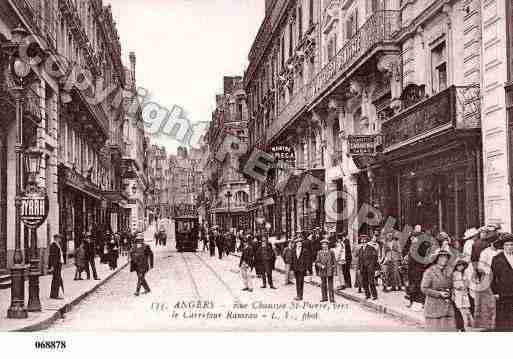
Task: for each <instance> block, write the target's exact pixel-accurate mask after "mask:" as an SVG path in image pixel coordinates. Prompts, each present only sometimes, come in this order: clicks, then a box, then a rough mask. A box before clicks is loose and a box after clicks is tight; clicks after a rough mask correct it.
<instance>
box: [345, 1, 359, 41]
mask: <svg viewBox="0 0 513 359" xmlns="http://www.w3.org/2000/svg"><path fill="white" fill-rule="evenodd" d="M357 31H358V9H355V11H354V12H353V13H352V14H351V15H350V16H349V18H348V19H347V22H346V35H347V39H348V40H349V39H350V38H352V37H353V36H354V35H355V34H356V32H357Z"/></svg>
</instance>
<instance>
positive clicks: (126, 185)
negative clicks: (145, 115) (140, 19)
mask: <svg viewBox="0 0 513 359" xmlns="http://www.w3.org/2000/svg"><path fill="white" fill-rule="evenodd" d="M125 73H126V79H127V80H126V82H127V84H126V90H127V91H128V92H129V93H130V94H131V96H129V97H128V98H127V101H126V102H125V105H126V106H125V111H123V112H122V116H123V121H122V125H121V132H122V138H123V140H122V141H123V145H122V155H121V159H122V181H123V189H124V191H123V194H124V196H125V197H127V198H128V201H127V202H128V203H127V205H124V206H123V207H124V208H125V210H127V211H128V216H129V218H130V219H129V221H128V225H129V228H130V230H131V231H133V232H137V231H142V230H144V229H145V226H146V218H147V217H146V201H147V198H146V196H147V193H148V192H147V189H148V177H147V158H146V151H147V147H148V142H149V139H147V138H146V136H145V131H144V124H143V120H142V112H141V104H140V103H138V101H137V97H136V96H135V93H136V88H137V81H136V80H137V79H136V76H135V74H136V56H135V54H134V53H133V52H132V53H130V68H125Z"/></svg>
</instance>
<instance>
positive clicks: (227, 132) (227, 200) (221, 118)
mask: <svg viewBox="0 0 513 359" xmlns="http://www.w3.org/2000/svg"><path fill="white" fill-rule="evenodd" d="M247 123H248V112H247V104H246V94H245V92H244V90H243V88H242V78H241V77H237V76H236V77H228V76H225V77H224V91H223V94H222V95H217V96H216V109H215V111H214V112H213V114H212V122H211V123H210V126H209V129H208V131H207V133H206V135H205V138H206V141H207V143H208V147H209V160H208V161H207V163H206V167H207V168H208V174H207V176H208V183H209V187H210V190H211V192H212V196H211V204H210V209H209V210H210V216H211V218H210V222H211V223H212V224H217V225H219V226H220V227H221V228H223V229H224V230H228V229H230V228H236V229H247V228H248V227H249V224H248V216H247V205H248V203H249V185H248V182H247V179H246V177H245V176H244V175H243V174H242V172H241V171H240V160H241V156H242V155H243V154H244V153H245V152H246V150H247V142H248V128H247ZM233 137H234V138H237V139H238V140H237V141H236V142H237V143H232V140H231V139H230V138H233ZM227 146H228V148H227ZM233 146H236V147H233Z"/></svg>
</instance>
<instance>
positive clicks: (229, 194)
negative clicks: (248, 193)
mask: <svg viewBox="0 0 513 359" xmlns="http://www.w3.org/2000/svg"><path fill="white" fill-rule="evenodd" d="M232 196H233V194H232V192H231V191H228V192H226V194H225V197H226V199H227V201H228V230H231V228H232V217H231V214H230V200H231V198H232Z"/></svg>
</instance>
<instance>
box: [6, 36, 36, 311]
mask: <svg viewBox="0 0 513 359" xmlns="http://www.w3.org/2000/svg"><path fill="white" fill-rule="evenodd" d="M11 34H12V40H11V41H9V42H8V43H4V44H2V45H1V46H0V49H1V52H2V55H7V56H8V58H9V70H10V75H11V77H12V81H13V82H14V86H13V87H12V88H11V89H10V90H11V91H12V93H13V95H14V99H15V104H16V145H15V153H16V178H15V180H16V192H15V200H14V203H15V221H14V255H13V265H12V267H11V305H10V307H9V309H8V310H7V317H8V318H10V319H24V318H27V317H28V313H27V310H26V308H25V278H24V276H25V269H26V268H25V266H24V265H23V254H22V252H21V221H20V214H21V192H22V188H21V173H22V166H23V96H24V94H23V92H24V88H23V86H24V84H25V79H26V78H27V77H28V75H29V74H30V73H31V67H30V65H29V64H27V63H26V62H25V61H23V59H21V58H20V56H19V49H20V46H21V45H22V42H23V40H24V39H25V37H26V36H28V32H27V31H26V30H25V29H24V28H22V27H21V26H18V27H16V28H15V29H13V30H12V31H11Z"/></svg>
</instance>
